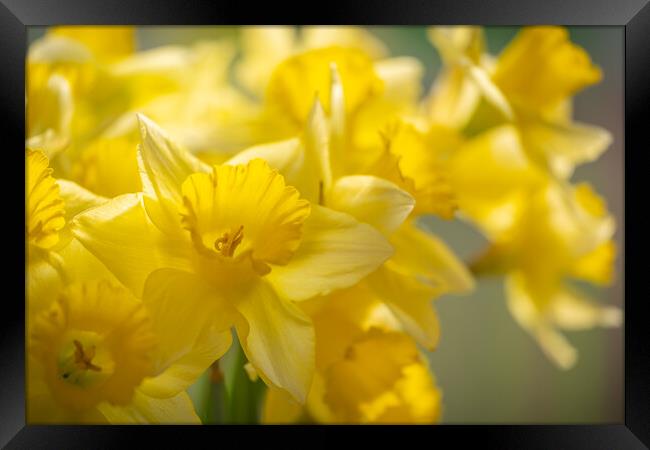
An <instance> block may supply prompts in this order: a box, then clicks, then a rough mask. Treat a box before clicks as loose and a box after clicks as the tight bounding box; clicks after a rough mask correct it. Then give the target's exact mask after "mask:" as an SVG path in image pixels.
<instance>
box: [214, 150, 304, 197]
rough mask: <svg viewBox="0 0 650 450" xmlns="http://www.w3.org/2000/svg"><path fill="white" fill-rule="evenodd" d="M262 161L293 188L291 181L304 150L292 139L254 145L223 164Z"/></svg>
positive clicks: (234, 164)
mask: <svg viewBox="0 0 650 450" xmlns="http://www.w3.org/2000/svg"><path fill="white" fill-rule="evenodd" d="M257 158H259V159H263V160H264V161H266V162H267V163H268V165H269V166H271V168H273V169H276V170H277V171H278V172H280V173H281V174H282V175H283V176H284V178H285V179H286V181H287V184H290V185H292V186H295V184H294V183H292V180H293V179H295V178H296V177H297V176H298V174H299V172H300V169H301V168H302V162H303V160H304V149H303V148H302V146H301V143H300V139H298V138H292V139H287V140H284V141H279V142H272V143H270V144H262V145H256V146H254V147H250V148H248V149H246V150H242V151H241V152H239V153H237V154H236V155H235V156H233V157H232V158H230V159H228V160H227V161H226V162H225V163H224V164H227V165H229V166H236V165H239V164H246V163H248V162H250V161H252V160H253V159H257Z"/></svg>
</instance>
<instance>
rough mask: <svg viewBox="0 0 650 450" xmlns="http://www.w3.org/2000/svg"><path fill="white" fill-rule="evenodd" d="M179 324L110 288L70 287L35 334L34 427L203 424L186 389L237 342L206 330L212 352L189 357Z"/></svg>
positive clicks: (31, 364)
mask: <svg viewBox="0 0 650 450" xmlns="http://www.w3.org/2000/svg"><path fill="white" fill-rule="evenodd" d="M154 304H155V303H154ZM178 319H179V317H178V316H177V315H176V314H175V312H174V311H173V310H171V309H169V308H157V309H156V310H154V313H153V314H151V313H150V311H148V309H147V308H146V307H145V304H143V302H141V301H139V300H137V299H136V298H134V297H133V295H132V294H131V293H130V292H129V291H128V290H127V289H125V288H123V287H120V286H118V285H114V284H112V283H110V282H107V281H92V282H83V283H72V284H70V285H68V286H66V287H65V288H64V289H63V290H62V291H61V292H60V295H59V297H58V298H57V299H56V300H55V301H54V302H53V303H52V304H51V305H50V307H49V308H47V309H46V310H44V311H42V312H41V313H40V314H38V315H37V316H36V318H35V320H34V321H33V323H32V324H31V326H30V328H29V341H28V342H29V360H28V364H27V372H28V379H27V417H28V421H29V422H30V423H32V424H43V423H50V424H51V423H54V424H61V423H95V424H97V423H99V424H101V423H113V424H125V423H126V424H128V423H174V424H183V423H195V424H196V423H200V420H199V418H198V417H197V416H196V413H195V412H194V408H193V405H192V402H191V400H190V398H189V396H188V395H187V394H186V393H185V392H184V389H185V388H186V387H187V386H189V384H191V382H193V381H194V379H196V377H198V375H199V374H200V373H201V372H202V371H203V370H205V369H206V368H207V367H208V366H209V364H210V363H211V362H212V361H213V360H214V359H216V358H218V357H219V356H221V355H222V354H223V353H224V352H225V351H226V349H227V348H228V345H230V334H229V333H219V332H217V331H215V330H214V329H207V328H206V329H204V330H202V334H203V335H204V336H205V338H204V339H203V341H204V342H205V343H209V344H204V345H203V346H202V347H195V348H190V349H186V348H183V347H182V346H181V345H178V344H177V343H174V342H172V341H171V340H170V339H169V337H168V336H169V335H170V334H173V333H174V332H182V328H183V327H184V324H183V322H182V321H179V320H178Z"/></svg>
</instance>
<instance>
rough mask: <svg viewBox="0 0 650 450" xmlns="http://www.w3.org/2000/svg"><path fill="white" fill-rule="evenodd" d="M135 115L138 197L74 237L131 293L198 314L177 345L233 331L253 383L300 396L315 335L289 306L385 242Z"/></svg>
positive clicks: (269, 178) (379, 252)
mask: <svg viewBox="0 0 650 450" xmlns="http://www.w3.org/2000/svg"><path fill="white" fill-rule="evenodd" d="M139 120H140V126H141V133H142V143H141V146H140V156H139V159H140V164H141V174H142V184H143V187H144V191H143V192H142V193H139V194H127V195H122V196H118V197H116V198H115V199H113V200H112V201H111V202H109V203H107V204H106V205H103V206H100V207H97V208H94V209H92V210H89V211H87V212H86V213H84V214H81V215H80V216H77V218H76V219H75V230H74V233H75V236H76V237H77V238H78V239H79V240H81V242H82V243H83V244H84V245H85V246H86V247H87V248H88V249H89V250H90V251H91V252H92V253H94V254H95V255H96V256H97V257H98V258H99V259H100V260H101V261H102V262H103V263H104V264H105V265H106V266H107V267H108V268H109V269H111V271H112V272H113V273H114V274H115V275H116V276H117V278H118V279H120V280H121V281H122V282H123V283H124V284H125V285H126V286H128V287H129V288H130V289H131V290H132V291H133V292H134V293H136V295H140V294H141V293H142V292H143V291H144V293H145V294H144V295H145V297H146V295H147V294H146V292H147V289H148V287H147V286H151V288H152V289H156V288H158V287H159V286H166V289H165V292H166V295H167V296H168V297H169V298H168V300H167V301H169V302H175V307H177V308H178V309H179V310H187V311H191V312H192V314H196V313H197V312H198V311H200V313H199V317H197V318H196V319H195V320H193V321H191V323H188V324H187V326H188V332H187V333H185V335H184V336H175V338H176V339H180V340H186V339H189V338H190V337H192V338H193V337H194V336H195V335H196V333H190V332H189V328H193V327H202V326H203V324H204V323H205V322H206V321H207V322H209V323H218V324H219V327H220V328H221V329H228V328H229V327H230V326H232V325H235V326H236V328H237V333H238V335H239V338H240V342H241V343H242V347H243V349H244V351H245V353H246V355H247V357H248V359H249V361H250V362H251V363H252V364H253V366H254V367H255V368H256V370H257V371H258V373H260V376H261V377H262V378H263V379H264V380H265V381H266V382H267V383H269V384H272V385H275V386H278V387H280V388H283V389H286V390H288V391H289V392H290V393H291V394H292V395H293V396H294V397H295V398H297V399H298V400H300V401H302V400H304V398H305V395H306V391H307V389H308V387H309V384H310V381H311V376H312V372H313V329H312V326H311V322H310V321H309V319H308V317H306V316H305V315H304V314H303V313H302V312H301V311H300V309H299V308H297V307H296V306H295V304H294V303H293V302H294V301H299V300H303V299H306V298H309V297H313V296H315V295H320V294H325V293H328V292H330V291H332V290H334V289H338V288H343V287H347V286H350V285H352V284H354V283H356V282H357V281H358V280H359V279H361V278H363V276H365V275H367V274H368V273H369V272H371V271H372V270H374V269H375V268H376V267H377V266H378V265H380V264H381V263H382V262H383V261H384V260H385V259H386V258H388V257H389V256H390V254H391V253H392V249H391V247H390V245H389V244H388V242H387V241H386V240H385V239H384V238H383V237H382V235H381V234H380V233H379V232H377V231H375V230H374V229H373V228H372V227H370V226H368V225H365V224H362V223H359V222H357V221H356V220H355V219H353V218H352V217H351V216H349V215H347V214H343V213H338V212H334V211H332V210H330V209H327V208H323V207H321V206H319V205H317V204H310V203H309V202H308V201H306V200H304V199H302V198H300V193H299V192H298V191H297V190H296V189H295V188H293V187H291V186H288V185H286V184H285V182H284V179H283V177H282V176H281V175H279V174H278V173H277V172H275V171H273V170H271V169H270V168H269V166H268V165H267V164H266V163H265V162H263V161H260V160H253V161H251V162H249V163H248V164H246V165H238V166H227V165H223V166H214V167H212V168H210V167H209V166H207V165H206V164H204V163H202V162H200V161H199V160H198V159H196V158H195V157H193V156H192V155H191V154H190V153H189V152H187V151H186V150H184V149H183V148H182V147H180V146H179V145H177V144H175V143H174V142H173V141H172V140H170V138H169V137H168V136H167V135H166V133H165V132H164V131H163V130H162V129H160V128H159V127H158V126H156V125H155V124H154V123H153V122H151V121H150V120H149V119H147V118H145V117H143V116H140V118H139ZM152 280H155V281H152ZM145 282H146V283H145ZM188 293H190V295H188ZM192 341H193V339H190V342H192Z"/></svg>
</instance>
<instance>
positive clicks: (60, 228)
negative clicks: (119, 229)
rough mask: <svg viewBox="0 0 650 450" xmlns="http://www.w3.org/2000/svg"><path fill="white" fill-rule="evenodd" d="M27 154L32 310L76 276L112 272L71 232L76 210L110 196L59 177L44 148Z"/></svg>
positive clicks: (31, 313)
mask: <svg viewBox="0 0 650 450" xmlns="http://www.w3.org/2000/svg"><path fill="white" fill-rule="evenodd" d="M26 159H27V161H26V166H27V172H26V174H25V175H26V179H27V184H26V186H25V187H26V192H25V197H26V205H25V209H26V211H25V214H26V221H25V225H26V227H25V228H26V229H25V234H26V236H25V239H26V241H27V279H26V284H27V294H28V298H29V308H28V311H29V313H30V316H31V315H33V314H36V313H38V312H39V311H41V310H42V309H44V308H46V307H48V306H49V304H50V303H51V302H52V301H53V300H54V299H55V298H56V296H57V295H58V293H59V291H60V290H61V289H62V288H63V286H64V285H65V283H66V282H68V281H70V280H82V279H84V280H86V279H93V278H97V277H101V278H109V279H112V276H111V275H110V273H109V272H108V271H107V270H106V269H105V268H104V267H103V265H102V264H101V263H100V262H99V261H98V260H97V259H96V258H95V257H94V256H93V255H92V254H90V253H89V252H88V251H86V250H85V249H84V248H83V246H81V244H80V243H79V242H78V241H77V240H76V239H74V238H73V237H72V235H71V233H70V221H71V219H72V218H73V217H74V216H75V215H76V214H78V213H79V212H81V211H83V210H85V209H87V208H89V207H92V206H97V205H100V204H101V203H103V202H104V201H106V199H105V198H103V197H99V196H96V195H94V194H92V193H90V192H88V191H86V190H85V189H83V188H81V187H79V186H78V185H76V184H75V183H72V182H69V181H67V180H56V179H54V177H52V169H51V168H50V167H49V161H48V158H47V157H46V156H45V154H44V153H43V152H41V151H40V150H32V149H28V150H27V152H26Z"/></svg>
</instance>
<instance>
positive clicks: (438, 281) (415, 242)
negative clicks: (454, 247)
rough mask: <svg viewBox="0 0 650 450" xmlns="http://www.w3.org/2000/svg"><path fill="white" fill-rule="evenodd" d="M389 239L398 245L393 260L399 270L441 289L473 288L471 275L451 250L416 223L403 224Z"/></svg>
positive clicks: (445, 290)
mask: <svg viewBox="0 0 650 450" xmlns="http://www.w3.org/2000/svg"><path fill="white" fill-rule="evenodd" d="M390 242H391V243H392V244H393V246H394V247H395V255H394V256H393V258H391V260H390V262H391V264H394V266H393V267H394V268H396V269H398V270H399V271H402V272H404V273H407V274H408V273H410V274H412V275H413V276H420V277H424V278H425V279H426V280H428V281H429V282H430V283H431V284H433V286H434V287H435V288H437V289H438V290H440V292H453V293H459V294H460V293H466V292H469V291H471V290H472V289H474V279H473V278H472V275H471V274H470V273H469V271H468V270H467V268H466V267H465V265H464V264H463V263H462V262H461V261H460V260H459V259H458V257H457V256H456V255H454V253H453V252H452V251H451V249H449V247H447V245H446V244H445V243H444V242H443V241H442V240H440V239H438V238H437V237H436V236H434V235H432V234H430V233H425V232H424V231H422V230H420V229H419V228H418V227H417V226H416V225H415V224H414V223H412V222H409V223H406V224H405V225H403V226H402V227H400V228H399V229H398V230H397V231H396V232H395V233H393V235H391V238H390Z"/></svg>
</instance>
